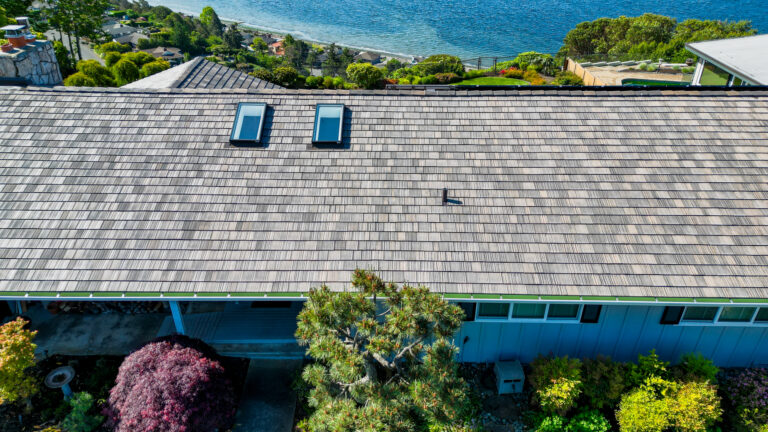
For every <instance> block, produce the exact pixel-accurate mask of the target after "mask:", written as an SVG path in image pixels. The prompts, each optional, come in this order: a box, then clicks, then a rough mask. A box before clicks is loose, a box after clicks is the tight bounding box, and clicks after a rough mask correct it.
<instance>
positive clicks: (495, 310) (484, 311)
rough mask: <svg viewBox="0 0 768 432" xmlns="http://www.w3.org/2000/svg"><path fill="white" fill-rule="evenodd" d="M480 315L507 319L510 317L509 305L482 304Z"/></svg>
mask: <svg viewBox="0 0 768 432" xmlns="http://www.w3.org/2000/svg"><path fill="white" fill-rule="evenodd" d="M478 315H479V316H481V317H485V318H506V317H507V316H508V315H509V303H480V310H479V311H478Z"/></svg>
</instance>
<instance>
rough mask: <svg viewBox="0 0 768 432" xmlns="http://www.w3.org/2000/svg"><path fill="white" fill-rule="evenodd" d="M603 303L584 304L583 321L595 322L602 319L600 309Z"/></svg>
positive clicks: (587, 322)
mask: <svg viewBox="0 0 768 432" xmlns="http://www.w3.org/2000/svg"><path fill="white" fill-rule="evenodd" d="M602 309H603V306H602V305H591V304H590V305H584V308H583V309H582V311H581V322H583V323H585V324H595V323H597V322H598V321H599V320H600V311H601V310H602Z"/></svg>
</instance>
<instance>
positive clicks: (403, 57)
mask: <svg viewBox="0 0 768 432" xmlns="http://www.w3.org/2000/svg"><path fill="white" fill-rule="evenodd" d="M157 6H165V5H161V4H158V5H157ZM165 7H168V6H165ZM168 8H169V9H171V10H172V11H174V12H177V13H181V14H185V15H190V16H193V17H196V18H200V12H197V13H195V12H191V11H189V10H185V9H173V8H170V7H168ZM219 19H220V20H221V22H222V23H223V24H232V23H235V24H237V25H238V27H240V28H241V29H243V30H250V31H254V32H261V33H270V34H274V35H278V36H286V35H288V34H291V35H292V36H293V37H294V38H295V39H298V40H302V41H304V42H307V43H310V44H315V45H320V46H322V47H328V46H330V45H331V44H332V43H334V44H336V46H338V47H341V48H349V49H351V50H356V51H359V52H371V53H376V54H379V55H381V56H382V57H387V58H390V59H393V58H394V59H398V60H400V61H402V62H404V63H406V64H410V63H413V62H414V59H415V58H416V57H426V56H419V55H416V54H405V53H393V52H388V51H384V50H380V49H374V48H368V47H360V46H354V45H349V44H344V43H339V42H328V41H322V40H317V39H312V38H308V37H306V35H304V36H302V37H298V36H296V35H294V34H292V33H291V32H290V31H286V30H281V29H275V28H270V27H266V26H260V25H258V24H253V23H248V22H245V21H241V20H236V19H232V18H227V17H224V16H219Z"/></svg>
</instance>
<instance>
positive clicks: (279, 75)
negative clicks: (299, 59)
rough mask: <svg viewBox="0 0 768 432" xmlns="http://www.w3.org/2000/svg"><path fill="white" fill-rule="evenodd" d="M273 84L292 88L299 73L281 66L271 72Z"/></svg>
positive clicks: (291, 68)
mask: <svg viewBox="0 0 768 432" xmlns="http://www.w3.org/2000/svg"><path fill="white" fill-rule="evenodd" d="M272 73H273V74H274V75H275V82H276V83H277V84H280V85H281V86H283V87H293V86H294V85H295V84H296V80H297V79H298V78H299V73H298V72H297V71H296V69H294V68H293V67H291V66H281V67H279V68H275V70H274V71H273V72H272Z"/></svg>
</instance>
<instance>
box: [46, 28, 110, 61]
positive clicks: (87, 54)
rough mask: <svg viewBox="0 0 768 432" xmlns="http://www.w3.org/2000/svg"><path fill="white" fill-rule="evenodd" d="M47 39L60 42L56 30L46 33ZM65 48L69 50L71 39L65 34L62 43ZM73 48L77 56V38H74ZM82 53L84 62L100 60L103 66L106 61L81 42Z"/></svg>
mask: <svg viewBox="0 0 768 432" xmlns="http://www.w3.org/2000/svg"><path fill="white" fill-rule="evenodd" d="M45 37H46V38H48V40H50V41H54V40H59V32H58V31H56V30H48V31H47V32H45ZM62 42H63V43H64V46H65V47H66V48H67V50H69V39H68V38H67V34H66V33H64V40H63V41H62ZM72 48H73V49H75V56H77V49H76V48H75V38H74V37H73V38H72ZM80 52H81V53H82V54H83V60H98V61H99V62H100V63H101V64H104V60H103V59H102V58H101V57H99V55H98V54H96V51H94V50H93V49H92V48H91V46H90V45H88V44H87V43H85V42H83V41H82V39H81V40H80Z"/></svg>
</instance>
